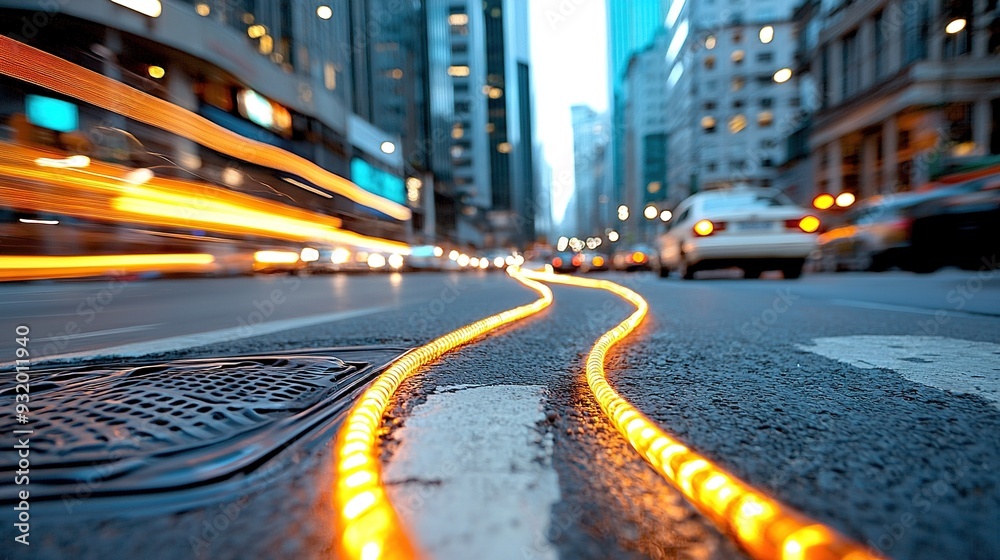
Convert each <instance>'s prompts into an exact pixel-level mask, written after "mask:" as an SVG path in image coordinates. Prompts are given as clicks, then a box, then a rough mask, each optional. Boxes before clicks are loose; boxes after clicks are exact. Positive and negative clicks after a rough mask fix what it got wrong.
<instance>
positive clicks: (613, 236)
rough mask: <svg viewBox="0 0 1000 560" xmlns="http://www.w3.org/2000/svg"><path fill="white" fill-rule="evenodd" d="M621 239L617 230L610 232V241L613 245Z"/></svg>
mask: <svg viewBox="0 0 1000 560" xmlns="http://www.w3.org/2000/svg"><path fill="white" fill-rule="evenodd" d="M619 237H620V236H619V235H618V232H617V231H615V230H611V231H609V232H608V241H610V242H612V243H614V242H615V241H618V238H619Z"/></svg>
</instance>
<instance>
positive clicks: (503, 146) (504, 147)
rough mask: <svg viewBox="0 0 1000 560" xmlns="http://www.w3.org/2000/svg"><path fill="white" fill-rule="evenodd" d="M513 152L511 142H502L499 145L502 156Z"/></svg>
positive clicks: (498, 148)
mask: <svg viewBox="0 0 1000 560" xmlns="http://www.w3.org/2000/svg"><path fill="white" fill-rule="evenodd" d="M511 150H513V147H512V146H511V145H510V143H509V142H500V143H499V144H497V151H498V152H500V153H501V154H509V153H510V152H511Z"/></svg>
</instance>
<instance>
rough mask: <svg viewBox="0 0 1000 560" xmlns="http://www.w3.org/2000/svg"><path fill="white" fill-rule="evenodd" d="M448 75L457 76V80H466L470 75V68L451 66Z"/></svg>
mask: <svg viewBox="0 0 1000 560" xmlns="http://www.w3.org/2000/svg"><path fill="white" fill-rule="evenodd" d="M448 75H449V76H455V77H456V78H464V77H466V76H468V75H469V67H468V66H449V67H448Z"/></svg>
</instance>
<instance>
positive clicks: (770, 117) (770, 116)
mask: <svg viewBox="0 0 1000 560" xmlns="http://www.w3.org/2000/svg"><path fill="white" fill-rule="evenodd" d="M773 122H774V113H772V112H771V111H761V112H760V113H757V124H758V125H759V126H762V127H764V126H771V123H773Z"/></svg>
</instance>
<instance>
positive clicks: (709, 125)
mask: <svg viewBox="0 0 1000 560" xmlns="http://www.w3.org/2000/svg"><path fill="white" fill-rule="evenodd" d="M701 128H703V129H704V130H705V132H715V117H713V116H712V115H705V116H704V117H702V118H701Z"/></svg>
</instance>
